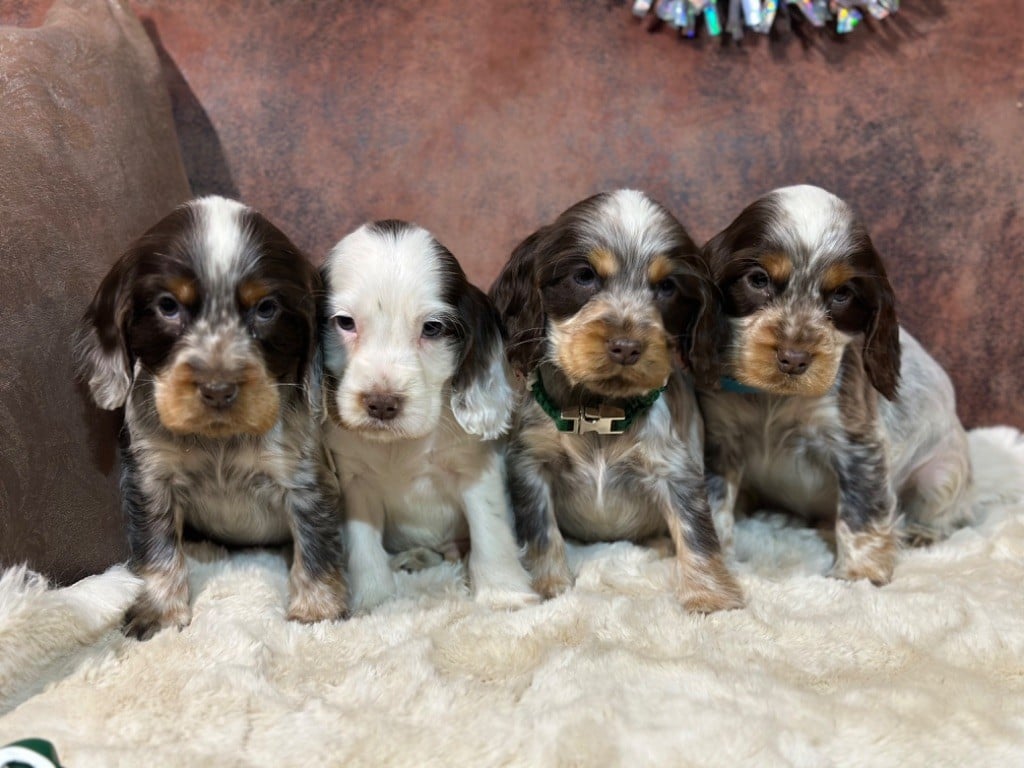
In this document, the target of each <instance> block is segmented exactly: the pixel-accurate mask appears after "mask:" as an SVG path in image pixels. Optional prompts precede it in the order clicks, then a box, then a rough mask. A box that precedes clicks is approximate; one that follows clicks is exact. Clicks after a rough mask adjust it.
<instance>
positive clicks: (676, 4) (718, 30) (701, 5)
mask: <svg viewBox="0 0 1024 768" xmlns="http://www.w3.org/2000/svg"><path fill="white" fill-rule="evenodd" d="M723 2H726V3H728V15H727V17H726V23H725V30H726V31H727V32H728V33H729V34H730V35H732V37H733V38H734V39H735V40H741V39H742V38H743V30H744V28H746V29H752V30H754V31H755V32H759V33H761V34H762V35H767V34H768V33H769V32H771V30H772V24H774V23H775V17H776V15H777V13H778V10H779V3H780V2H785V3H786V4H787V5H791V6H796V9H797V10H798V11H799V12H800V13H801V14H802V15H803V17H804V18H805V19H806V20H807V21H808V22H809V23H810V24H811V25H812V26H815V27H824V26H825V25H826V24H831V23H834V24H835V30H836V32H838V33H839V34H841V35H845V34H847V33H848V32H852V31H853V30H854V29H855V28H856V27H857V25H858V24H860V23H861V21H863V20H864V13H867V14H869V15H870V16H871V17H872V18H873V19H884V18H885V17H886V16H888V15H889V14H890V13H895V12H896V11H898V10H899V8H900V0H723ZM718 7H719V2H718V0H634V2H633V15H634V16H636V17H637V18H640V19H642V18H644V17H646V16H647V15H648V14H650V13H651V12H652V11H653V12H654V15H655V16H656V17H657V18H658V19H660V20H661V21H663V22H665V23H666V24H669V25H671V26H672V27H673V28H675V29H678V30H679V33H680V34H681V35H685V36H686V37H695V36H696V34H697V24H698V21H703V23H704V31H705V32H706V34H707V35H709V36H710V37H718V36H719V35H721V34H722V19H721V16H720V15H719V12H718Z"/></svg>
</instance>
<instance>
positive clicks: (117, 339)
mask: <svg viewBox="0 0 1024 768" xmlns="http://www.w3.org/2000/svg"><path fill="white" fill-rule="evenodd" d="M112 274H113V272H112ZM112 282H113V281H112V280H111V278H110V276H108V277H107V279H106V280H104V282H103V285H102V286H101V287H100V290H99V291H98V292H97V294H96V298H95V299H93V302H92V304H90V305H89V309H88V310H86V312H85V316H84V317H83V318H82V324H81V326H79V328H78V331H77V333H76V334H75V342H74V350H73V354H74V361H75V373H76V374H77V376H78V378H79V379H80V380H81V381H84V382H85V383H86V384H87V385H88V387H89V392H90V393H91V394H92V399H93V400H94V401H95V402H96V405H98V406H99V407H100V408H105V409H106V410H109V411H112V410H114V409H115V408H120V407H121V406H122V405H124V403H125V401H126V400H127V399H128V392H129V390H131V386H132V367H131V362H130V361H129V360H128V348H127V344H126V343H125V338H124V332H123V330H122V325H123V317H124V312H125V310H124V300H123V295H122V293H121V292H120V290H118V289H117V286H116V285H115V286H113V287H112V286H111V283H112Z"/></svg>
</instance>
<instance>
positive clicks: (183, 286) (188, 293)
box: [167, 277, 196, 306]
mask: <svg viewBox="0 0 1024 768" xmlns="http://www.w3.org/2000/svg"><path fill="white" fill-rule="evenodd" d="M167 290H168V291H170V292H171V293H172V294H174V298H176V299H177V300H178V302H179V303H180V304H184V305H185V306H188V305H190V304H193V303H194V302H195V300H196V281H195V280H192V279H191V278H187V277H172V278H171V279H170V280H168V281H167Z"/></svg>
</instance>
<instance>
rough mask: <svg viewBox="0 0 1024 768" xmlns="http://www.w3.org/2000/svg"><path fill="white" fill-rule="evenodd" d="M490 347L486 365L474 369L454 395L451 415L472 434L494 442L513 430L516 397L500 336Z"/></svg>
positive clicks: (492, 340) (494, 339)
mask: <svg viewBox="0 0 1024 768" xmlns="http://www.w3.org/2000/svg"><path fill="white" fill-rule="evenodd" d="M489 347H490V348H489V349H488V350H487V352H486V361H485V364H484V365H481V366H475V370H474V371H473V372H472V375H470V376H469V377H465V378H464V383H463V386H462V387H461V388H460V389H457V390H453V391H452V412H453V413H454V414H455V419H456V421H458V422H459V424H460V426H461V427H462V428H463V429H464V430H466V431H467V432H468V433H469V434H471V435H477V436H478V437H482V438H483V439H485V440H495V439H497V438H499V437H501V436H502V435H504V434H505V433H506V432H508V430H509V427H510V426H511V422H512V413H513V411H514V409H515V405H516V399H517V395H516V392H515V390H514V389H513V387H512V382H511V378H510V373H509V370H508V365H507V363H506V362H505V349H504V345H503V344H502V341H501V338H500V336H498V337H497V338H493V339H490V345H489ZM460 378H462V377H460Z"/></svg>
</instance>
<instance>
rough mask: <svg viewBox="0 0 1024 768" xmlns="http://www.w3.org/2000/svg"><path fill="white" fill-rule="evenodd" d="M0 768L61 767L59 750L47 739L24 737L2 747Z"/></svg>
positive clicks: (0, 749) (0, 750)
mask: <svg viewBox="0 0 1024 768" xmlns="http://www.w3.org/2000/svg"><path fill="white" fill-rule="evenodd" d="M0 768H61V764H60V760H59V759H58V758H57V750H56V749H55V748H54V746H53V744H51V743H50V742H48V741H47V740H46V739H22V740H21V741H16V742H14V743H13V744H8V745H7V746H6V747H0Z"/></svg>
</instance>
